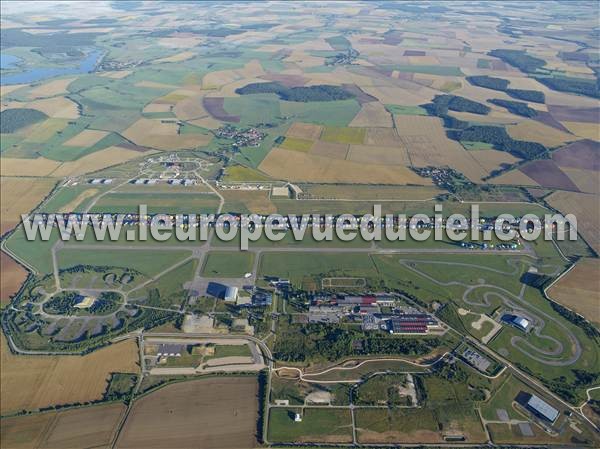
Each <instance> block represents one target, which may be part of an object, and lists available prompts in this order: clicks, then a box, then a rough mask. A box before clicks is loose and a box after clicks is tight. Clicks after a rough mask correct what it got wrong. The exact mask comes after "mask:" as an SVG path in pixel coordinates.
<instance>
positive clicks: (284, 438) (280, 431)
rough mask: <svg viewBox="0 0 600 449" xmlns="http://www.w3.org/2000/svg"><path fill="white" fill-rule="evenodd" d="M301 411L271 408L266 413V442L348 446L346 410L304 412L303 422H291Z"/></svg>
mask: <svg viewBox="0 0 600 449" xmlns="http://www.w3.org/2000/svg"><path fill="white" fill-rule="evenodd" d="M299 412H300V409H294V408H272V409H271V411H270V413H269V427H268V429H269V434H268V438H269V441H272V442H274V443H277V442H293V441H306V442H309V441H310V442H319V441H327V442H350V441H351V440H352V429H351V419H350V411H349V410H339V409H332V410H327V409H316V408H306V409H304V413H302V422H294V415H295V413H299Z"/></svg>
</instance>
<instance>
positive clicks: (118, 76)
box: [98, 70, 133, 80]
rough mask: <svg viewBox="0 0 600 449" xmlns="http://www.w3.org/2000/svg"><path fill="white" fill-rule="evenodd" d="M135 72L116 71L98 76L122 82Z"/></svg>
mask: <svg viewBox="0 0 600 449" xmlns="http://www.w3.org/2000/svg"><path fill="white" fill-rule="evenodd" d="M132 73H133V72H132V71H131V70H115V71H112V72H104V73H101V74H99V75H98V76H103V77H105V78H111V79H113V80H120V79H123V78H127V77H128V76H129V75H131V74H132Z"/></svg>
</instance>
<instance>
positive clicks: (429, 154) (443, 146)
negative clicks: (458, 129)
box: [394, 115, 488, 182]
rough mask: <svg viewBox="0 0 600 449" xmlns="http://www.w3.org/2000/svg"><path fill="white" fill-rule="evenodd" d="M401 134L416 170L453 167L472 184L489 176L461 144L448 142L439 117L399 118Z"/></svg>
mask: <svg viewBox="0 0 600 449" xmlns="http://www.w3.org/2000/svg"><path fill="white" fill-rule="evenodd" d="M394 120H395V121H396V126H397V130H398V134H399V135H400V138H401V140H402V142H403V144H404V146H405V147H406V148H407V150H408V155H409V158H410V162H411V164H412V165H413V166H415V167H428V166H434V167H444V166H448V167H452V168H454V169H455V170H458V171H459V172H461V173H462V174H463V175H465V176H466V177H467V178H469V179H470V180H471V181H473V182H478V181H480V180H481V178H483V177H484V176H486V175H487V174H488V171H487V170H484V168H483V167H482V166H481V165H480V164H479V163H478V162H477V161H476V160H475V159H474V158H473V155H472V153H473V152H472V151H467V150H465V149H464V148H463V146H462V145H461V144H459V143H458V142H456V141H454V140H450V139H448V137H447V136H446V132H445V130H444V128H443V127H442V122H441V121H440V119H439V118H437V117H422V116H412V115H397V116H395V117H394Z"/></svg>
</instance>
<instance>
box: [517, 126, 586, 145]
mask: <svg viewBox="0 0 600 449" xmlns="http://www.w3.org/2000/svg"><path fill="white" fill-rule="evenodd" d="M506 130H507V131H508V134H510V136H511V137H512V138H513V139H517V140H526V141H529V142H538V143H541V144H542V145H544V146H547V147H549V148H554V147H559V146H561V145H564V144H565V143H567V142H572V141H574V140H577V138H576V137H575V136H574V135H572V134H567V133H565V132H562V131H559V130H558V129H556V128H552V127H550V126H546V125H544V124H543V123H540V122H535V121H533V120H525V121H523V122H520V123H518V124H516V125H510V126H508V127H507V128H506Z"/></svg>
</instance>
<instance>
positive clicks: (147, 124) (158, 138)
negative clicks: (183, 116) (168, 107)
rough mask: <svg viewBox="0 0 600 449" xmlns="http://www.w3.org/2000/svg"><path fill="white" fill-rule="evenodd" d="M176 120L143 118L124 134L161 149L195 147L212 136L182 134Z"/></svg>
mask: <svg viewBox="0 0 600 449" xmlns="http://www.w3.org/2000/svg"><path fill="white" fill-rule="evenodd" d="M178 129H179V125H178V124H177V123H176V121H175V120H168V121H167V120H151V119H147V118H141V119H139V120H138V121H137V122H135V123H134V124H133V125H131V126H130V127H129V128H127V129H126V130H125V131H124V132H123V136H124V137H126V138H127V139H129V140H131V141H133V142H135V143H136V144H138V145H143V146H146V147H150V148H156V149H159V150H179V149H193V148H196V147H199V146H203V145H206V144H208V143H209V142H210V140H211V136H210V135H206V134H200V133H189V134H180V133H179V132H178Z"/></svg>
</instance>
